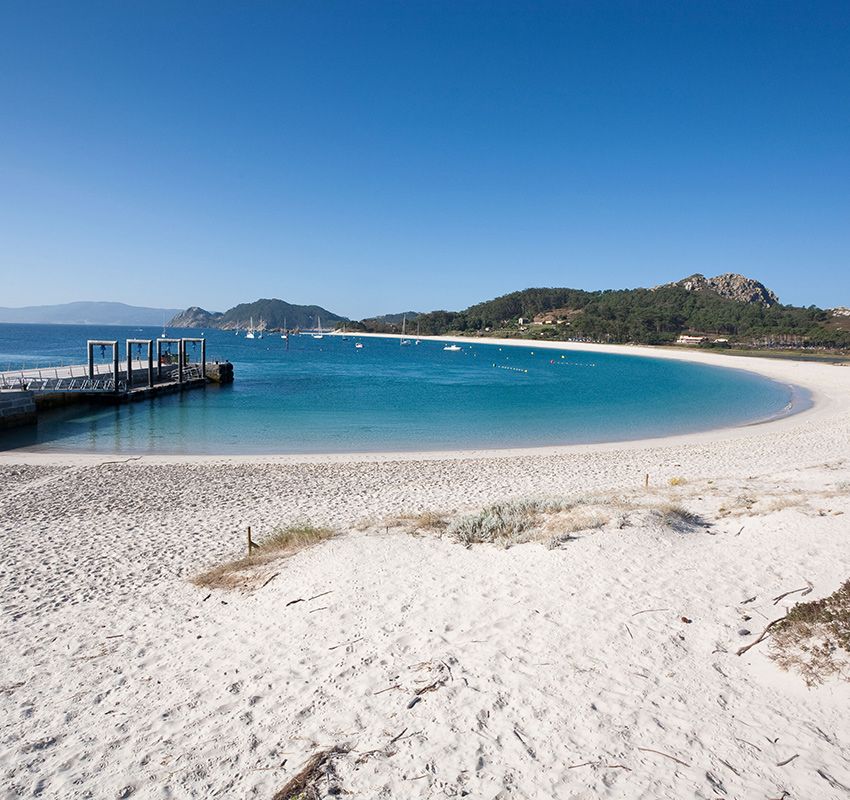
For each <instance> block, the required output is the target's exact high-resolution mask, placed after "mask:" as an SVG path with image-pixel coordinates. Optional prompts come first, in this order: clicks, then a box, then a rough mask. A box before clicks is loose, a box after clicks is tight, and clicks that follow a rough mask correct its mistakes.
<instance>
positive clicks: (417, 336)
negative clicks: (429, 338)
mask: <svg viewBox="0 0 850 800" xmlns="http://www.w3.org/2000/svg"><path fill="white" fill-rule="evenodd" d="M416 344H419V320H416Z"/></svg>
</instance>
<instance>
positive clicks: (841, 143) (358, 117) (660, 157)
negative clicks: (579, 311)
mask: <svg viewBox="0 0 850 800" xmlns="http://www.w3.org/2000/svg"><path fill="white" fill-rule="evenodd" d="M0 42H2V46H0V120H1V121H0V278H2V280H0V305H25V304H34V303H52V302H65V301H70V300H80V299H104V300H106V299H110V300H122V301H125V302H132V303H139V304H145V305H160V306H175V307H177V306H180V307H182V306H187V305H190V304H193V305H194V304H198V305H202V306H204V307H206V308H210V309H215V310H223V309H224V308H227V307H228V306H230V305H233V304H235V303H237V302H241V301H248V300H253V299H256V298H258V297H281V298H283V299H285V300H288V301H290V302H296V303H319V304H321V305H323V306H325V307H327V308H329V309H331V310H333V311H335V312H337V313H341V314H345V315H347V316H351V317H361V316H365V315H369V314H375V313H383V312H394V311H400V310H406V309H417V310H429V309H434V308H463V307H465V306H467V305H469V304H471V303H473V302H477V301H479V300H483V299H488V298H490V297H493V296H496V295H498V294H503V293H505V292H508V291H512V290H515V289H521V288H525V287H527V286H546V285H549V286H554V285H557V286H573V287H579V288H587V289H593V288H608V287H630V286H646V285H654V284H656V283H661V282H665V281H669V280H674V279H678V278H680V277H683V276H685V275H688V274H690V273H693V272H704V273H706V274H712V275H713V274H717V273H719V272H725V271H734V272H743V273H746V274H748V275H751V276H753V277H756V278H759V279H760V280H762V281H764V282H765V283H766V284H768V285H769V286H771V287H772V288H774V289H775V290H776V291H777V292H778V293H779V295H780V297H781V298H782V299H783V300H784V301H785V302H793V303H797V304H809V303H815V304H818V305H822V306H831V305H838V304H850V5H848V4H847V3H846V2H843V3H830V2H820V3H817V2H816V3H812V4H809V3H787V2H781V1H777V0H774V1H773V2H742V1H741V0H737V1H736V2H731V3H722V2H713V3H708V2H704V3H703V2H684V3H683V2H667V3H662V2H652V1H651V0H641V1H640V2H637V1H635V2H621V3H607V2H602V0H594V1H593V2H590V1H588V2H580V3H579V2H567V0H561V2H552V3H549V2H524V3H520V2H513V3H505V2H486V3H478V2H465V1H464V0H447V1H446V2H439V1H438V0H433V1H432V2H422V3H418V2H401V0H399V2H384V3H371V2H356V1H355V0H346V1H345V2H338V3H335V2H320V1H319V0H310V1H307V0H305V1H304V2H291V3H286V2H260V1H259V0H258V1H257V2H233V3H220V2H212V0H209V1H207V2H183V3H175V2H167V3H157V2H153V1H151V0H144V1H142V0H139V1H138V2H133V0H126V2H120V3H116V2H104V3H97V2H86V1H85V0H83V1H82V2H77V3H68V2H62V3H46V2H38V0H24V2H16V1H10V0H4V2H2V3H0Z"/></svg>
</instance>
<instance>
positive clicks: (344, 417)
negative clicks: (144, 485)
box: [0, 324, 806, 454]
mask: <svg viewBox="0 0 850 800" xmlns="http://www.w3.org/2000/svg"><path fill="white" fill-rule="evenodd" d="M181 333H182V335H185V336H193V335H198V331H185V332H181V331H176V330H173V329H172V330H170V331H169V335H172V336H174V335H177V336H179V335H181ZM160 334H161V328H124V327H100V326H98V327H87V326H68V325H62V326H58V325H56V326H54V325H8V324H0V369H6V368H7V366H9V365H11V366H12V367H19V366H21V364H22V363H23V364H24V365H25V366H27V367H30V366H37V365H39V364H41V365H48V364H50V365H52V364H55V363H57V362H59V361H64V362H65V363H80V364H81V363H83V362H84V361H85V343H86V339H89V338H91V339H119V340H123V339H125V338H128V337H132V338H155V337H156V336H159V335H160ZM206 338H207V348H208V349H207V356H208V359H210V360H213V359H221V360H223V359H229V360H230V361H232V362H233V364H234V368H235V376H236V380H235V382H234V383H233V385H232V386H222V387H219V386H209V387H208V388H207V389H206V390H202V391H192V392H187V393H185V394H183V395H182V396H181V395H168V396H164V397H161V398H158V399H156V400H154V401H153V402H141V403H134V404H130V405H123V406H118V407H94V408H80V407H77V408H71V409H64V410H59V411H55V412H49V413H42V414H41V415H40V419H39V423H38V425H37V426H34V427H31V428H29V429H19V430H17V431H13V432H6V433H0V449H10V448H14V447H24V446H25V447H33V448H37V449H40V450H51V451H85V452H99V453H211V454H225V453H232V454H237V453H320V452H359V451H384V450H395V451H402V450H439V449H461V448H463V449H467V448H482V447H487V448H491V447H492V448H498V447H521V446H535V445H555V444H577V443H591V442H604V441H619V440H625V439H638V438H644V437H654V436H664V435H670V434H676V433H686V432H693V431H701V430H708V429H711V428H720V427H726V426H732V425H742V424H746V423H749V422H754V421H758V420H763V419H766V418H768V417H771V416H774V415H777V414H780V413H782V412H783V409H785V408H786V407H787V406H788V404H789V403H791V402H792V398H793V399H794V403H795V405H796V403H798V402H801V403H805V402H806V399H805V397H802V398H801V397H799V396H798V397H794V392H793V390H792V389H791V387H789V386H786V385H782V384H778V383H775V382H772V381H769V380H766V379H763V378H760V377H758V376H755V375H751V374H748V373H744V372H740V371H737V370H727V369H721V368H715V367H706V366H701V365H696V364H688V363H683V362H675V361H666V360H659V359H653V358H643V357H641V358H638V357H634V356H626V355H606V354H592V355H591V354H589V353H580V352H558V351H553V350H540V349H535V348H534V346H528V347H503V348H500V347H497V346H493V345H481V344H476V343H474V342H470V343H468V344H464V345H463V348H462V350H461V351H460V352H446V351H444V350H443V344H442V343H439V342H435V341H429V340H427V339H423V340H422V341H421V343H420V344H418V345H415V344H411V346H409V347H400V346H399V343H398V341H397V340H393V339H372V338H363V339H357V338H356V337H354V336H352V337H350V338H349V339H348V340H343V339H342V338H341V337H336V336H325V337H324V338H323V339H313V338H312V337H310V336H294V337H292V338H291V340H290V344H289V349H287V344H286V342H285V341H284V340H282V339H281V338H280V336H279V335H274V334H267V335H266V336H265V337H264V338H263V339H255V340H248V339H245V338H244V337H236V336H235V335H234V334H233V333H232V332H230V333H228V332H225V331H207V332H206ZM358 341H360V342H362V344H363V347H362V349H358V348H356V347H355V343H356V342H358ZM122 352H123V346H122ZM107 355H108V354H107Z"/></svg>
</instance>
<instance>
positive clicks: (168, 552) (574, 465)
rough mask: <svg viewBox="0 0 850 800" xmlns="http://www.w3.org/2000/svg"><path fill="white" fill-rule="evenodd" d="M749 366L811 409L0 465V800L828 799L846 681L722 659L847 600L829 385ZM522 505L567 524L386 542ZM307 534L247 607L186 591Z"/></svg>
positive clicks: (435, 533)
mask: <svg viewBox="0 0 850 800" xmlns="http://www.w3.org/2000/svg"><path fill="white" fill-rule="evenodd" d="M748 361H749V360H748ZM765 364H767V366H766V369H768V370H769V371H771V372H772V373H773V376H775V377H777V379H787V380H789V381H791V376H792V375H793V376H794V378H795V379H796V380H794V381H792V382H796V383H798V384H801V385H803V386H806V387H807V388H809V389H810V390H811V391H812V392H813V395H814V397H815V406H814V407H813V408H812V409H811V410H810V411H806V412H804V413H802V414H799V415H796V416H793V417H790V418H786V419H783V420H779V421H776V422H771V423H768V424H765V425H759V426H753V427H750V428H746V429H740V430H735V431H730V432H722V433H715V434H713V435H708V434H701V435H698V436H695V437H682V438H681V440H678V439H677V440H658V441H654V442H644V443H629V444H628V445H618V446H605V447H599V448H592V447H581V448H562V449H560V450H559V451H544V452H526V453H522V452H520V453H517V452H508V453H505V452H503V453H499V454H498V455H494V454H469V453H467V454H452V455H451V456H440V455H434V454H432V455H430V456H429V457H428V458H416V457H413V456H411V455H406V456H404V457H393V456H391V455H385V456H369V457H361V458H347V459H346V458H324V459H322V458H312V459H300V460H299V459H296V458H276V459H265V458H264V459H248V458H228V459H216V458H206V459H191V458H185V457H184V458H170V459H169V458H165V457H158V458H147V457H145V458H142V459H138V460H124V459H118V458H116V459H104V458H102V457H101V458H93V457H84V456H75V457H50V456H46V455H43V454H40V455H35V454H20V453H11V454H6V455H4V456H3V457H2V458H0V536H2V542H3V559H2V564H0V598H2V611H3V613H2V620H0V642H2V654H3V659H2V663H0V720H2V722H0V775H2V781H0V797H3V798H7V797H8V798H17V797H33V796H35V797H47V798H54V797H55V798H59V797H61V798H63V799H64V798H98V799H99V798H127V797H136V798H210V797H221V798H234V797H240V798H241V797H252V798H253V797H256V798H273V797H275V796H276V794H278V796H280V794H279V793H280V791H281V790H282V789H283V788H284V787H285V786H286V785H287V783H288V782H291V781H293V779H294V778H296V777H299V773H301V772H302V770H303V769H304V767H305V766H309V765H310V764H311V759H313V765H314V766H315V765H318V766H316V768H315V769H314V770H312V771H310V770H308V773H309V774H307V775H306V777H303V780H301V779H300V778H299V780H301V783H300V784H298V785H300V786H301V787H302V788H301V791H302V793H304V794H305V796H310V792H313V791H314V790H315V794H316V796H319V797H330V796H337V795H338V794H340V793H342V794H346V795H348V796H353V797H364V798H366V797H368V798H376V797H386V798H406V797H411V798H413V797H416V798H418V797H462V796H468V797H476V798H478V797H480V798H501V799H502V800H504V798H511V797H515V798H553V797H557V798H595V797H606V796H607V797H616V798H645V797H652V798H662V797H663V798H682V797H697V798H716V797H739V798H773V797H776V798H780V797H782V798H807V799H808V798H844V797H847V796H850V746H849V745H848V741H850V721H848V719H847V714H846V709H847V707H848V706H849V705H850V691H848V687H850V683H846V682H842V681H840V680H839V679H834V680H831V681H830V682H829V683H827V684H826V685H822V686H817V687H815V688H812V689H808V688H806V686H805V684H804V682H803V681H802V679H801V678H799V677H798V676H796V675H794V674H789V673H784V672H781V671H780V670H779V669H778V668H777V667H776V666H775V665H774V664H773V662H772V661H770V660H768V658H767V657H766V656H767V653H768V645H769V641H768V642H763V643H762V644H760V645H758V646H756V647H754V648H752V649H751V650H749V651H748V652H747V653H746V654H745V655H743V656H737V655H735V652H736V650H737V649H738V648H740V647H741V646H742V645H744V644H747V643H749V642H752V641H753V640H754V639H755V638H756V636H757V635H758V633H760V632H761V630H762V629H763V628H764V627H765V626H766V625H767V623H768V622H770V621H771V620H773V619H775V618H777V617H779V616H781V615H782V614H783V613H784V609H785V608H786V607H788V606H790V605H792V604H793V603H794V602H796V601H797V600H798V599H799V597H800V596H801V594H800V593H799V592H798V593H796V594H790V595H788V596H787V597H783V598H781V599H779V600H775V599H776V598H778V597H779V596H780V595H782V594H783V593H785V592H788V591H793V590H798V589H803V588H804V587H808V586H809V585H811V586H812V591H811V593H810V594H808V598H809V599H811V598H816V597H823V596H826V595H828V594H830V593H831V592H833V591H834V590H835V589H836V588H837V587H838V586H839V585H840V584H841V583H842V582H843V581H844V580H846V579H847V578H848V576H850V558H848V553H849V552H850V523H848V519H850V370H847V369H844V368H840V367H831V366H826V365H812V364H805V365H799V366H797V365H789V364H788V363H787V362H779V363H778V364H774V363H773V362H765ZM747 366H748V368H749V367H750V365H747ZM105 462H113V463H105ZM116 462H117V463H116ZM647 474H649V476H650V483H649V488H648V489H647V488H645V485H644V482H645V475H647ZM671 479H675V480H673V484H675V485H673V484H671ZM524 497H536V498H540V497H549V498H560V499H561V501H562V502H563V503H564V505H565V507H566V508H567V510H564V511H558V512H557V513H553V514H552V515H548V516H547V515H544V516H543V517H541V518H540V519H539V520H537V523H536V527H532V528H531V529H530V530H528V531H526V532H525V533H524V534H523V538H526V539H528V540H529V541H527V542H526V543H523V544H516V545H515V546H512V547H509V548H505V547H503V546H500V545H492V544H487V545H473V546H471V547H469V548H466V547H463V546H461V545H460V544H458V543H457V542H456V541H455V540H453V538H451V537H450V536H448V535H447V534H446V532H445V529H444V528H435V529H430V528H425V527H417V525H416V524H415V523H412V522H411V519H412V518H414V517H415V516H416V515H418V514H420V513H422V512H435V513H439V514H440V515H442V517H443V518H444V519H445V520H447V521H451V520H454V519H457V518H458V517H459V516H461V515H463V514H466V513H470V512H475V511H477V510H478V509H480V508H482V507H483V506H485V505H487V504H489V503H493V502H499V501H504V500H509V499H512V498H524ZM577 500H579V501H581V502H580V508H579V507H577V508H576V509H572V507H571V505H570V504H571V503H573V502H575V501H577ZM567 501H569V502H567ZM670 508H678V509H681V510H684V511H687V512H688V517H687V520H690V521H687V520H686V521H687V524H684V525H678V524H672V523H671V519H672V518H671V517H669V516H665V513H664V510H665V509H668V510H669V509H670ZM581 514H584V516H581ZM691 515H693V516H691ZM305 520H309V521H311V522H312V523H314V524H317V525H326V526H330V527H332V528H333V529H334V530H335V531H337V532H338V533H339V535H338V536H336V537H334V538H332V539H330V540H327V541H322V542H321V543H319V544H317V545H315V546H314V547H311V548H309V549H306V550H303V551H302V552H298V553H296V554H287V555H286V556H285V557H284V558H283V559H281V560H280V561H279V562H274V561H272V562H268V563H263V564H262V565H261V567H260V568H261V569H262V570H263V571H264V572H263V574H262V580H261V581H258V582H257V588H255V589H254V590H253V591H238V590H237V591H224V590H213V591H210V590H207V589H205V588H202V587H198V586H195V585H193V584H192V583H191V582H190V578H191V577H192V576H193V575H196V574H197V573H198V572H200V571H201V570H203V569H205V568H207V567H210V566H212V565H215V564H217V563H219V562H221V561H224V560H226V559H229V558H233V557H238V556H240V555H242V554H243V553H244V543H245V533H244V529H245V527H246V526H247V525H251V526H252V527H253V529H254V531H255V534H256V536H257V538H262V537H263V535H265V534H268V533H270V532H271V531H272V530H273V529H274V528H276V527H278V526H281V525H289V524H295V523H299V522H302V521H305ZM581 520H585V521H584V522H581ZM583 526H584V527H583ZM560 534H566V535H560ZM745 631H748V632H745ZM296 783H298V782H297V781H296ZM290 785H295V784H290Z"/></svg>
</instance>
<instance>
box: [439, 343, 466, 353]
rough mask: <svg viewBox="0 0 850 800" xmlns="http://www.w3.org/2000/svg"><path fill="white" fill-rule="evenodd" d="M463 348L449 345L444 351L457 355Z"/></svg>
mask: <svg viewBox="0 0 850 800" xmlns="http://www.w3.org/2000/svg"><path fill="white" fill-rule="evenodd" d="M462 349H463V348H462V347H458V346H457V345H456V344H447V345H446V346H445V347H444V348H443V350H447V351H448V352H450V353H456V352H457V351H458V350H462Z"/></svg>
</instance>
